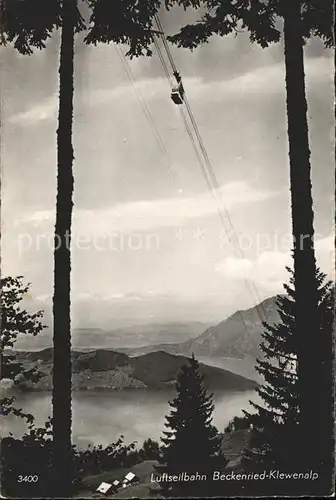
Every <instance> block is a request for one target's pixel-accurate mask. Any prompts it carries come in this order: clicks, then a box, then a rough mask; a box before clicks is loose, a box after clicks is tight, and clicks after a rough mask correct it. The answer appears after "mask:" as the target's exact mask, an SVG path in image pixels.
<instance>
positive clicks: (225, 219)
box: [154, 15, 266, 322]
mask: <svg viewBox="0 0 336 500" xmlns="http://www.w3.org/2000/svg"><path fill="white" fill-rule="evenodd" d="M155 21H156V24H157V27H158V31H159V33H160V35H159V36H160V38H161V40H162V43H163V46H164V48H165V51H166V53H167V57H168V59H169V62H170V65H171V67H172V70H173V74H174V75H175V77H176V75H179V73H178V71H177V68H176V65H175V63H174V59H173V57H172V54H171V51H170V48H169V46H168V43H167V40H166V38H165V36H164V30H163V27H162V24H161V21H160V19H159V17H158V15H156V16H155ZM154 40H155V38H154ZM155 46H156V48H157V47H158V44H155ZM158 54H159V57H160V61H161V64H162V66H163V68H164V71H165V73H166V74H167V65H166V63H165V61H164V58H163V56H162V53H161V50H160V51H158ZM168 75H169V72H168ZM168 79H169V82H170V83H171V80H170V78H169V76H168ZM183 102H184V104H185V107H186V109H187V113H188V116H189V119H190V121H191V124H192V127H193V130H194V132H195V135H196V138H197V140H198V143H199V147H200V150H201V152H202V154H203V157H204V160H205V164H206V167H207V169H208V171H206V169H205V168H204V164H203V161H202V158H201V156H200V153H199V151H198V148H197V146H196V144H195V141H194V137H193V135H192V133H191V131H190V128H189V126H188V123H187V120H186V117H185V115H184V114H183V109H182V108H180V110H181V116H182V119H183V122H184V125H185V127H186V130H187V133H188V135H189V137H190V140H191V142H192V145H193V148H194V150H195V152H196V151H197V153H196V155H197V159H198V161H199V164H200V166H201V168H202V173H203V176H204V177H205V180H206V183H207V186H208V188H209V189H210V190H211V192H212V193H213V194H214V195H215V197H216V201H217V202H218V201H220V202H221V204H222V205H223V209H224V213H222V212H221V211H220V210H218V213H219V215H220V219H221V221H222V223H223V225H224V228H225V231H226V232H227V235H228V238H229V241H230V242H232V240H231V236H232V238H233V242H232V243H233V245H234V247H235V249H236V251H238V253H239V255H240V256H241V257H244V253H243V251H242V249H241V248H240V245H239V241H238V239H237V236H236V234H235V231H234V226H233V224H232V221H231V218H230V216H229V212H228V211H227V209H226V207H225V205H224V203H223V199H222V196H221V192H220V186H219V183H218V181H217V178H216V175H215V173H214V171H213V167H212V164H211V162H210V159H209V156H208V154H207V151H206V148H205V146H204V143H203V140H202V137H201V134H200V132H199V129H198V126H197V122H196V120H195V117H194V115H193V113H192V110H191V107H190V104H189V102H188V100H187V97H186V96H185V95H183ZM209 177H210V179H211V180H209ZM211 181H212V183H211ZM227 226H229V231H228V227H227ZM245 282H246V285H247V286H248V288H249V289H250V292H252V295H254V298H255V299H257V304H256V306H257V309H256V310H257V314H258V316H259V318H260V320H261V321H262V322H263V321H265V320H266V316H265V314H264V309H263V306H260V302H261V301H260V298H259V294H258V291H257V289H256V287H255V285H254V283H253V282H250V281H249V280H246V279H245ZM261 312H262V313H263V314H262V313H261Z"/></svg>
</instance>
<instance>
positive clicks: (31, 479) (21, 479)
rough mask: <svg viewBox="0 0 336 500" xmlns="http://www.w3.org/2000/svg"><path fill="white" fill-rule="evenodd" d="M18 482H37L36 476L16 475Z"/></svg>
mask: <svg viewBox="0 0 336 500" xmlns="http://www.w3.org/2000/svg"><path fill="white" fill-rule="evenodd" d="M17 480H18V483H37V481H38V476H37V475H34V476H18V479H17Z"/></svg>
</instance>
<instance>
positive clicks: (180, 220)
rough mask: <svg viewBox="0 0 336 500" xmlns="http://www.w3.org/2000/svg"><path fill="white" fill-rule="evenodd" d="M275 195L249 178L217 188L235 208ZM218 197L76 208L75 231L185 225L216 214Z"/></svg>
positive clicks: (41, 220)
mask: <svg viewBox="0 0 336 500" xmlns="http://www.w3.org/2000/svg"><path fill="white" fill-rule="evenodd" d="M276 195H278V193H277V192H271V191H262V190H258V189H256V188H253V187H252V186H249V185H248V184H247V183H246V182H232V183H228V184H226V185H224V186H222V187H221V188H220V190H219V191H218V192H216V199H217V200H220V201H219V203H220V207H223V206H225V208H226V209H232V208H234V207H237V206H240V205H246V204H250V203H257V202H261V201H264V200H268V199H270V198H272V197H274V196H276ZM216 199H215V197H214V196H213V194H212V193H203V194H199V195H194V196H189V197H172V198H162V199H156V200H150V201H136V202H131V203H122V204H119V205H115V206H114V207H110V208H106V209H99V210H87V209H83V210H74V220H73V232H74V234H83V235H86V236H87V235H106V234H113V233H130V232H134V231H140V232H141V231H146V230H151V229H155V228H159V227H176V226H180V225H184V224H185V223H186V222H187V221H188V220H192V219H197V218H202V217H208V216H212V215H214V214H217V212H218V207H219V204H218V202H216ZM224 203H225V205H224ZM54 218H55V215H54V212H53V211H48V210H43V211H36V212H33V213H31V214H29V215H26V216H24V217H23V218H22V219H20V220H17V221H16V225H17V226H18V225H20V224H22V223H28V224H32V225H33V226H35V227H40V228H41V227H43V228H45V227H46V225H48V226H49V225H50V223H51V222H54Z"/></svg>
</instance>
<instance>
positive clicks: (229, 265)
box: [215, 235, 335, 293]
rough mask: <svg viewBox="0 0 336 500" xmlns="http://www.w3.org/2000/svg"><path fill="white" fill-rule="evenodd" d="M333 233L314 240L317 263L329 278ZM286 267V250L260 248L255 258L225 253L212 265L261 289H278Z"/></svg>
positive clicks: (289, 263) (289, 264) (285, 276)
mask: <svg viewBox="0 0 336 500" xmlns="http://www.w3.org/2000/svg"><path fill="white" fill-rule="evenodd" d="M333 238H334V236H333V235H329V236H327V237H325V238H321V239H319V240H317V241H316V243H315V249H316V258H317V265H318V267H319V268H320V269H321V271H323V272H324V273H326V274H327V275H328V276H329V278H330V277H333V276H334V262H335V249H334V244H333V241H334V239H333ZM286 267H291V268H292V267H293V259H292V256H291V253H290V251H277V250H274V251H264V252H261V253H260V254H259V255H258V257H256V258H255V259H247V258H236V257H228V258H226V259H224V260H222V261H221V262H218V263H217V264H216V265H215V271H216V272H217V273H219V274H221V275H223V276H224V277H226V278H229V279H232V280H247V281H252V282H254V283H255V284H256V285H259V286H261V287H262V288H264V289H265V290H268V291H269V292H272V293H279V292H281V290H282V288H283V283H284V282H286V281H287V280H288V274H287V271H286Z"/></svg>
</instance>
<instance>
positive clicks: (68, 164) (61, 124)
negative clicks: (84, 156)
mask: <svg viewBox="0 0 336 500" xmlns="http://www.w3.org/2000/svg"><path fill="white" fill-rule="evenodd" d="M76 9H77V0H63V7H62V13H63V24H62V36H61V52H60V66H59V113H58V130H57V198H56V225H55V249H54V297H53V345H54V350H53V394H52V405H53V460H54V462H53V463H54V472H55V483H54V491H53V496H61V497H67V496H68V495H69V491H70V487H71V481H72V474H71V470H72V467H71V464H72V456H71V418H72V415H71V323H70V272H71V254H70V238H71V217H72V206H73V202H72V193H73V183H74V182H73V172H72V164H73V158H74V156H73V146H72V121H73V93H74V86H73V77H74V23H75V13H76Z"/></svg>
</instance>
